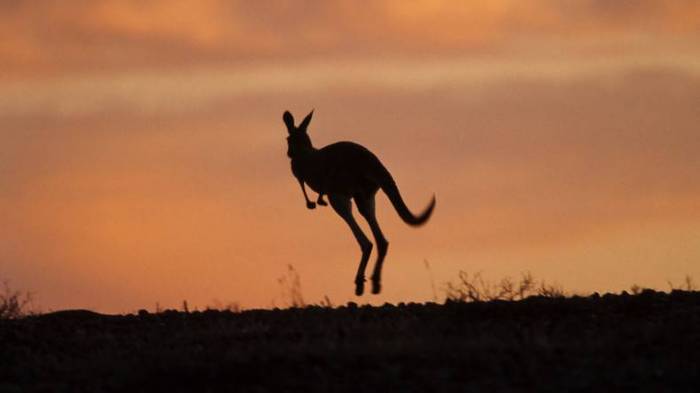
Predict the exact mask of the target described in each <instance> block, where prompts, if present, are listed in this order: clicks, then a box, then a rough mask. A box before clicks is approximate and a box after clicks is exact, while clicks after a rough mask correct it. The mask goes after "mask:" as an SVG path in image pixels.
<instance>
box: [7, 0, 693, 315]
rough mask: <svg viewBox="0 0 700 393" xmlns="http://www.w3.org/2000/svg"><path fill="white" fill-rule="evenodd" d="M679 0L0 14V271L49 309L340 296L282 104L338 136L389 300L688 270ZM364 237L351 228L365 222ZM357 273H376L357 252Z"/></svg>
mask: <svg viewBox="0 0 700 393" xmlns="http://www.w3.org/2000/svg"><path fill="white" fill-rule="evenodd" d="M698 20H700V4H698V3H697V2H695V1H676V2H672V3H670V2H666V3H664V2H655V1H642V0H640V1H627V2H607V1H596V0H588V1H581V2H566V3H565V2H558V1H547V0H543V1H536V2H528V3H523V2H519V1H506V0H502V1H489V2H480V3H477V2H452V1H427V0H426V1H413V2H405V1H388V0H387V1H376V2H371V3H366V4H365V5H364V6H363V7H361V8H360V7H357V6H356V3H355V2H351V1H329V2H322V1H318V2H317V1H306V2H298V1H276V2H255V3H253V2H244V1H241V2H236V1H223V0H207V1H198V2H189V1H150V2H137V1H133V2H132V1H107V0H105V1H76V2H71V3H70V4H68V5H67V4H64V3H59V2H55V3H53V2H41V3H35V2H29V1H17V2H9V3H3V4H0V34H1V35H2V37H3V40H4V42H3V44H2V45H0V70H1V73H0V122H2V127H1V128H0V140H1V141H2V142H1V143H0V220H2V222H3V224H4V228H3V229H2V230H1V231H0V279H8V280H10V282H11V284H12V285H13V286H14V287H19V288H26V289H29V290H31V291H34V292H35V293H36V297H37V302H38V304H39V305H40V306H41V307H43V308H45V309H49V308H51V309H59V308H94V309H97V310H100V311H133V310H135V309H139V308H152V307H153V306H154V305H155V303H156V302H159V303H160V304H161V305H162V306H164V307H174V306H178V305H179V304H180V303H181V302H182V300H185V299H186V300H188V302H189V303H190V305H192V306H200V307H202V306H205V305H213V304H215V303H216V302H221V303H227V302H240V303H241V305H243V306H244V307H269V306H271V305H273V304H275V305H283V304H284V301H285V299H284V296H283V295H281V294H280V291H281V289H280V286H279V284H278V282H277V279H278V278H279V277H280V276H282V275H284V274H285V271H286V266H287V265H288V264H292V265H294V266H295V268H296V270H297V271H299V273H300V275H301V282H302V290H303V293H304V296H305V299H306V300H307V301H308V302H318V301H320V300H321V299H322V298H323V296H324V295H328V296H329V297H330V299H331V300H332V301H334V302H335V303H337V304H339V303H344V302H346V301H348V300H356V301H358V300H357V299H356V298H355V297H354V296H353V286H352V279H353V274H354V272H355V269H356V266H357V261H358V259H359V250H358V248H357V245H356V244H355V242H354V239H353V238H352V235H351V234H350V232H349V230H348V229H347V228H346V226H345V224H344V223H343V222H342V221H341V220H340V218H339V217H337V216H336V215H335V214H334V213H333V212H332V211H331V210H330V209H316V210H314V211H307V210H306V208H305V206H304V203H303V197H302V195H301V193H300V191H299V189H298V186H297V185H296V182H295V180H294V179H293V177H292V175H291V172H290V170H289V162H288V159H287V157H286V156H285V151H286V144H285V133H286V130H285V128H284V125H283V124H282V121H281V114H282V112H283V111H284V110H286V109H289V110H291V111H292V112H293V113H294V114H295V115H296V116H297V117H300V116H303V115H304V114H305V113H306V112H308V111H309V110H310V109H311V108H315V109H316V115H315V118H314V120H313V122H312V123H311V127H310V133H311V136H312V139H313V141H314V143H315V145H317V146H323V145H325V144H328V143H331V142H334V141H337V140H353V141H357V142H359V143H361V144H363V145H365V146H367V147H369V148H370V149H371V150H373V151H374V152H375V153H376V154H377V155H378V156H379V157H380V158H381V159H382V160H383V162H384V163H385V165H386V166H387V167H388V168H389V169H390V171H391V172H392V173H393V174H394V177H395V178H396V180H397V183H398V184H399V187H400V189H401V191H402V194H403V195H404V198H405V199H406V200H407V203H408V204H409V206H410V207H411V208H413V209H415V210H418V209H420V208H422V207H423V206H424V204H425V203H427V201H428V199H429V197H430V195H431V194H432V193H433V192H434V193H436V194H437V200H438V203H437V207H436V211H435V215H434V217H433V218H432V219H431V221H430V222H429V223H428V224H427V225H426V226H425V227H422V228H420V229H418V230H413V229H411V228H409V227H407V226H405V225H404V224H402V223H401V222H400V220H399V219H398V217H397V216H396V214H395V212H394V211H393V210H392V208H391V207H390V205H389V204H388V202H387V201H386V199H385V198H384V197H379V198H378V218H379V222H380V224H381V225H382V228H383V229H384V232H385V233H386V235H387V238H388V239H389V241H390V250H389V254H388V258H387V261H386V265H385V266H386V267H385V271H384V272H385V273H384V280H385V283H384V290H385V292H384V293H383V294H382V295H380V296H377V297H372V296H365V297H363V298H361V299H360V300H359V301H371V302H372V303H383V302H386V301H389V302H398V301H424V300H430V299H432V296H433V295H432V290H431V284H430V282H429V277H428V274H427V272H426V270H425V264H424V260H428V261H429V262H430V266H431V269H432V274H433V276H434V278H435V281H436V283H437V284H438V286H439V285H440V284H441V283H443V282H445V281H448V280H452V279H454V278H455V277H456V275H457V272H458V271H459V270H467V271H470V272H476V271H482V272H483V273H484V274H485V275H486V276H487V277H491V278H493V279H498V278H500V277H502V276H505V275H510V276H517V275H519V274H520V272H523V271H531V272H532V273H533V274H534V275H535V276H537V277H541V278H544V279H547V280H549V281H557V282H559V283H561V284H562V286H563V287H565V288H568V289H571V290H574V291H581V292H586V291H618V290H621V289H626V288H628V287H629V286H630V285H631V284H633V283H637V284H639V285H643V286H652V287H658V288H665V287H666V282H667V281H668V280H671V281H673V282H680V281H681V280H682V278H683V277H684V276H685V275H686V274H688V275H691V276H694V277H696V278H697V279H700V264H699V263H698V262H700V221H699V220H698V219H700V182H698V180H697V174H698V173H700V155H698V154H697V152H698V151H700V132H698V124H700V111H698V109H697V108H698V103H700V24H699V23H697V21H698ZM364 227H366V226H364ZM370 263H372V261H371V262H370Z"/></svg>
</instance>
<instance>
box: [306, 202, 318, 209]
mask: <svg viewBox="0 0 700 393" xmlns="http://www.w3.org/2000/svg"><path fill="white" fill-rule="evenodd" d="M306 207H307V208H309V209H315V208H316V204H315V203H313V202H306Z"/></svg>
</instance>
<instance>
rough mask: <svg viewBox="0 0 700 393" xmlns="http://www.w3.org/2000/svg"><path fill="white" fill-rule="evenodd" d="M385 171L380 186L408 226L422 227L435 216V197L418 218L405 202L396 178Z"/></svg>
mask: <svg viewBox="0 0 700 393" xmlns="http://www.w3.org/2000/svg"><path fill="white" fill-rule="evenodd" d="M383 169H384V170H383V171H382V172H383V176H382V177H381V179H380V181H379V186H380V187H381V188H382V191H384V193H385V194H386V195H387V196H388V197H389V200H390V201H391V204H392V205H394V209H396V212H397V213H399V217H401V219H402V220H403V221H404V222H405V223H406V224H408V225H411V226H420V225H423V224H425V222H426V221H428V219H429V218H430V216H431V215H432V214H433V209H434V208H435V195H433V198H432V199H431V200H430V203H429V204H428V207H426V208H425V210H423V212H422V213H421V214H419V215H417V216H416V215H415V214H413V213H411V211H410V210H409V209H408V206H406V203H405V202H404V201H403V198H402V197H401V193H400V192H399V188H398V187H397V186H396V182H395V181H394V178H392V177H391V174H390V173H389V171H388V170H386V168H383Z"/></svg>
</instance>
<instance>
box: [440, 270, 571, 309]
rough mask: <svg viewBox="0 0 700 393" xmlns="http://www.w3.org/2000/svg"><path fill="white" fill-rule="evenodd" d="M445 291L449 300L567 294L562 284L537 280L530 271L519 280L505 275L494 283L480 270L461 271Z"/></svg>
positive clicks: (560, 295) (509, 298) (522, 297)
mask: <svg viewBox="0 0 700 393" xmlns="http://www.w3.org/2000/svg"><path fill="white" fill-rule="evenodd" d="M445 293H446V297H447V299H446V300H447V301H456V302H488V301H491V300H508V301H513V300H522V299H525V298H527V297H529V296H544V297H548V298H560V297H564V296H566V293H565V292H564V290H563V289H562V287H561V286H560V285H558V284H549V283H547V282H545V281H544V280H541V281H540V280H536V279H535V278H534V277H533V276H532V274H531V273H530V272H526V273H523V274H522V275H521V276H520V279H519V280H517V281H515V280H513V279H512V278H510V277H505V278H502V279H501V280H500V281H498V282H497V283H493V282H490V281H487V280H485V279H484V278H483V277H482V275H481V273H480V272H477V273H474V274H469V273H467V272H465V271H460V272H459V277H458V280H457V281H456V282H448V283H447V287H446V289H445Z"/></svg>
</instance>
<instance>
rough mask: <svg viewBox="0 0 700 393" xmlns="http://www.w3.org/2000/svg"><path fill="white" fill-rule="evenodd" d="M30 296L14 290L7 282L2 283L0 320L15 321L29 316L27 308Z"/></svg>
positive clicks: (29, 303)
mask: <svg viewBox="0 0 700 393" xmlns="http://www.w3.org/2000/svg"><path fill="white" fill-rule="evenodd" d="M32 299H33V297H32V294H31V293H29V292H22V291H18V290H14V289H12V288H11V287H10V284H9V283H8V282H7V281H4V282H3V290H2V293H0V319H16V318H21V317H23V316H26V315H27V314H29V311H28V308H29V306H30V305H31V303H32Z"/></svg>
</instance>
